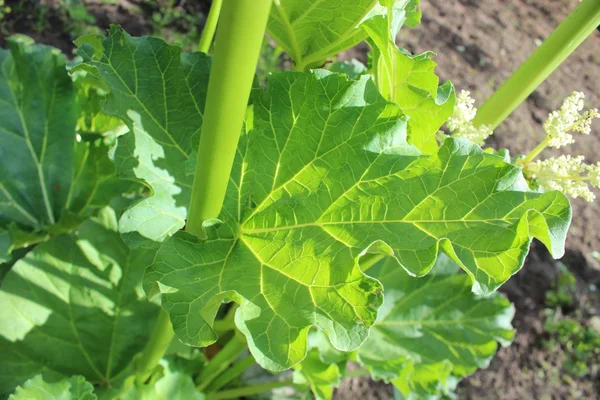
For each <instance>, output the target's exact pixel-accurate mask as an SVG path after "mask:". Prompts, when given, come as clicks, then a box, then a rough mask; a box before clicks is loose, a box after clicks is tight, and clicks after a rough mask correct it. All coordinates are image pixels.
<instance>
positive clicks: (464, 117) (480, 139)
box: [446, 90, 494, 146]
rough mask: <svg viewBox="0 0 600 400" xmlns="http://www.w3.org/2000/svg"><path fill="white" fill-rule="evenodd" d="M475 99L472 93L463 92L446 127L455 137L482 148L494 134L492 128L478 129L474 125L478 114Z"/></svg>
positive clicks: (486, 126)
mask: <svg viewBox="0 0 600 400" xmlns="http://www.w3.org/2000/svg"><path fill="white" fill-rule="evenodd" d="M474 104H475V99H473V98H471V93H470V92H468V91H466V90H462V91H461V92H460V93H459V95H458V96H457V97H456V106H455V108H454V115H452V116H451V117H450V118H448V121H447V122H446V126H447V127H448V130H449V131H450V132H451V134H452V136H453V137H459V138H465V139H469V140H470V141H472V142H473V143H476V144H477V145H479V146H481V145H483V143H484V142H485V139H487V138H488V137H489V136H490V135H492V133H494V132H493V131H492V128H491V127H490V126H488V125H482V126H478V127H476V126H475V125H473V122H472V121H473V119H474V118H475V115H476V114H477V109H476V108H475V107H473V105H474Z"/></svg>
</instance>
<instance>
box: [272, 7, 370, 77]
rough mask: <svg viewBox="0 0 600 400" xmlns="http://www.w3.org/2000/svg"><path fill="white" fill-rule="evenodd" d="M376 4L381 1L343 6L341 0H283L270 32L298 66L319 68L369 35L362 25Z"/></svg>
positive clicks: (299, 67)
mask: <svg viewBox="0 0 600 400" xmlns="http://www.w3.org/2000/svg"><path fill="white" fill-rule="evenodd" d="M375 6H377V0H355V1H353V2H350V3H346V4H344V6H343V7H340V3H339V1H337V0H318V1H306V0H279V1H275V2H274V4H273V8H272V9H271V18H270V19H269V24H268V27H267V31H268V33H269V35H270V36H271V37H272V38H273V40H275V41H276V42H277V44H278V45H279V46H281V47H282V48H283V49H284V50H285V51H286V52H287V53H288V54H289V55H290V57H291V58H292V59H293V60H294V62H295V63H296V66H297V67H298V69H301V70H303V69H304V68H307V67H309V68H310V67H319V66H321V65H322V64H324V63H325V61H326V59H327V57H330V56H333V55H335V54H337V53H340V52H342V51H344V50H346V49H349V48H350V47H352V46H354V45H355V44H357V43H359V42H361V41H362V40H363V39H364V38H365V36H366V35H365V32H364V31H362V30H361V29H358V26H359V25H360V23H361V21H362V20H363V19H364V18H365V17H366V16H367V15H368V14H369V13H370V12H371V11H372V10H373V9H374V8H375Z"/></svg>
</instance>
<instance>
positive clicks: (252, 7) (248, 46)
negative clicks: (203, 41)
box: [186, 0, 272, 237]
mask: <svg viewBox="0 0 600 400" xmlns="http://www.w3.org/2000/svg"><path fill="white" fill-rule="evenodd" d="M271 3H272V0H225V1H224V3H223V7H222V10H221V17H220V20H219V26H218V29H217V37H216V41H215V48H214V56H213V64H212V67H211V71H210V80H209V84H208V94H207V98H206V108H205V110H204V122H203V125H202V133H201V135H200V147H199V149H198V164H197V165H196V175H195V177H194V185H193V187H192V199H191V202H190V207H189V213H188V220H187V227H186V230H187V231H188V232H191V233H193V234H195V235H197V236H201V237H202V236H204V231H203V229H202V223H203V221H205V220H207V219H211V218H217V217H218V215H219V213H220V211H221V207H222V206H223V200H224V199H225V192H226V190H227V185H228V182H229V175H230V174H231V167H232V165H233V160H234V158H235V152H236V147H237V143H238V140H239V137H240V132H241V130H242V125H243V122H244V116H245V113H246V106H247V104H248V97H249V96H250V89H251V88H252V81H253V78H254V72H255V70H256V64H257V62H258V56H259V53H260V48H261V45H262V41H263V36H264V33H265V29H266V26H267V19H268V17H269V10H270V9H271Z"/></svg>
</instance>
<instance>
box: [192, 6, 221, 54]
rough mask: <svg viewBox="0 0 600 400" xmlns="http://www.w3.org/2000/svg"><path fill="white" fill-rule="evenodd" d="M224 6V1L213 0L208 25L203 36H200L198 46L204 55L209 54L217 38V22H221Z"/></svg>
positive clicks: (205, 26) (207, 20)
mask: <svg viewBox="0 0 600 400" xmlns="http://www.w3.org/2000/svg"><path fill="white" fill-rule="evenodd" d="M222 6H223V0H213V2H212V4H211V6H210V11H209V12H208V17H207V18H206V25H204V29H203V30H202V36H200V43H199V44H198V50H199V51H201V52H202V53H208V51H209V50H210V45H211V44H212V41H213V38H214V36H215V31H216V30H217V22H218V21H219V15H220V14H221V7H222Z"/></svg>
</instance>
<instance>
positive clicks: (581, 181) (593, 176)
mask: <svg viewBox="0 0 600 400" xmlns="http://www.w3.org/2000/svg"><path fill="white" fill-rule="evenodd" d="M583 160H584V158H583V156H576V157H571V156H570V155H562V156H560V157H556V158H549V159H547V160H543V161H538V162H536V163H534V164H532V165H531V166H530V167H529V171H530V172H531V173H532V177H533V178H535V179H536V181H537V183H538V184H539V185H540V186H542V187H543V188H544V189H546V190H560V191H561V192H563V193H566V194H568V195H569V196H571V197H573V198H577V197H581V198H583V199H584V200H585V201H588V202H592V201H594V199H595V198H596V196H595V195H594V193H592V191H591V190H590V186H594V187H600V163H597V164H594V165H589V164H585V163H584V162H583Z"/></svg>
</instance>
